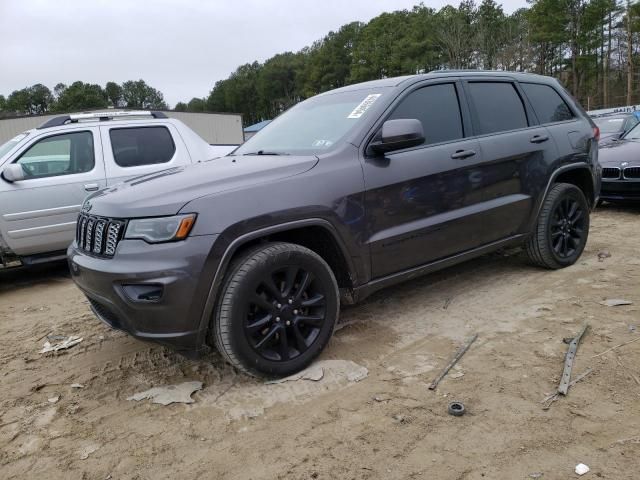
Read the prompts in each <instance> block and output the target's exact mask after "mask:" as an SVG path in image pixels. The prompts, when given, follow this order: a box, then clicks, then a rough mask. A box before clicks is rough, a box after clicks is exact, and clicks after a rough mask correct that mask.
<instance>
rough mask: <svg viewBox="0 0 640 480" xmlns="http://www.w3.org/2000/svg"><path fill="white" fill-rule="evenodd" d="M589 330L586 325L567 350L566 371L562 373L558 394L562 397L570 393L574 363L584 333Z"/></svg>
mask: <svg viewBox="0 0 640 480" xmlns="http://www.w3.org/2000/svg"><path fill="white" fill-rule="evenodd" d="M587 328H589V324H586V325H585V326H584V327H582V330H581V331H580V333H579V334H578V335H577V336H576V337H575V338H574V339H573V340H572V341H571V343H570V344H569V349H568V350H567V354H566V356H565V358H564V371H563V372H562V378H561V379H560V385H558V393H560V394H562V395H566V394H567V392H568V391H569V383H570V381H571V369H572V368H573V361H574V360H575V357H576V352H577V351H578V344H579V343H580V340H581V339H582V336H583V335H584V333H585V332H586V331H587Z"/></svg>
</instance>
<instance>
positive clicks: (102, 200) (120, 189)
mask: <svg viewBox="0 0 640 480" xmlns="http://www.w3.org/2000/svg"><path fill="white" fill-rule="evenodd" d="M317 163H318V158H317V157H315V156H293V155H286V156H266V155H251V156H227V157H221V158H217V159H214V160H212V161H208V162H202V163H198V164H195V165H189V166H184V167H175V168H170V169H167V170H161V171H159V172H155V173H152V174H149V175H144V176H141V177H136V178H132V179H130V180H127V181H125V182H122V183H118V184H116V185H114V186H112V187H108V188H105V189H103V190H101V191H99V192H96V193H95V194H93V195H91V196H90V197H88V198H87V200H86V201H85V203H84V205H83V211H88V212H89V213H91V214H95V215H100V216H104V217H112V218H136V217H153V216H160V215H175V214H176V213H178V211H179V210H180V209H181V208H182V207H183V206H184V205H185V204H187V203H188V202H190V201H192V200H195V199H196V198H199V197H202V196H205V195H211V194H215V193H220V192H223V191H226V190H235V189H239V188H246V187H249V186H251V185H256V184H260V183H266V182H272V181H276V180H279V179H282V178H286V177H290V176H293V175H298V174H301V173H304V172H306V171H307V170H310V169H311V168H313V167H314V166H315V165H316V164H317Z"/></svg>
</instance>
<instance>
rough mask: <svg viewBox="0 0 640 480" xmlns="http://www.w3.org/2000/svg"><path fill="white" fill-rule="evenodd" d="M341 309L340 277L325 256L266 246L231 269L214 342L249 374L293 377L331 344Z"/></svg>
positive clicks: (287, 245)
mask: <svg viewBox="0 0 640 480" xmlns="http://www.w3.org/2000/svg"><path fill="white" fill-rule="evenodd" d="M339 307H340V301H339V295H338V285H337V282H336V279H335V276H334V274H333V271H332V270H331V268H330V267H329V265H328V264H327V263H326V262H325V261H324V259H323V258H322V257H320V256H319V255H318V254H317V253H315V252H313V251H312V250H309V249H308V248H305V247H302V246H300V245H295V244H291V243H280V242H278V243H265V244H261V245H258V246H256V247H253V248H250V249H248V250H247V251H246V252H244V253H243V254H240V255H239V256H238V257H237V258H236V259H235V260H234V261H233V263H232V265H231V266H230V267H229V270H228V273H227V275H226V276H225V280H224V282H223V285H222V289H221V292H220V294H219V297H218V304H217V307H216V310H215V312H214V316H213V318H212V325H211V328H210V332H211V336H210V340H211V343H213V344H214V345H215V347H216V348H217V349H218V351H219V352H220V353H221V354H222V356H223V357H224V358H225V359H226V360H227V361H228V362H229V363H231V364H232V365H233V366H235V367H237V368H239V369H241V370H243V371H244V372H246V373H249V374H251V375H255V376H262V377H282V376H286V375H291V374H293V373H296V372H298V371H300V370H302V369H303V368H305V367H307V366H308V365H309V364H310V363H311V362H312V361H313V360H314V359H315V358H316V357H317V356H318V355H319V354H320V352H322V350H323V349H324V347H325V346H326V345H327V343H328V342H329V339H330V338H331V335H332V334H333V330H334V328H335V324H336V321H337V319H338V313H339Z"/></svg>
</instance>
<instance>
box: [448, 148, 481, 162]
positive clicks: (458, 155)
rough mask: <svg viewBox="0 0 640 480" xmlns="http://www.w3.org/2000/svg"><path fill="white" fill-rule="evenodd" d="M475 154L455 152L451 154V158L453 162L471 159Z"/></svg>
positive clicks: (471, 151)
mask: <svg viewBox="0 0 640 480" xmlns="http://www.w3.org/2000/svg"><path fill="white" fill-rule="evenodd" d="M475 154H476V152H474V151H473V150H456V152H455V153H452V154H451V158H453V159H454V160H461V159H463V158H469V157H473V156H474V155H475Z"/></svg>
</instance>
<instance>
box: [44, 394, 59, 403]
mask: <svg viewBox="0 0 640 480" xmlns="http://www.w3.org/2000/svg"><path fill="white" fill-rule="evenodd" d="M58 400H60V395H56V396H55V397H51V398H47V402H49V403H58Z"/></svg>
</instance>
